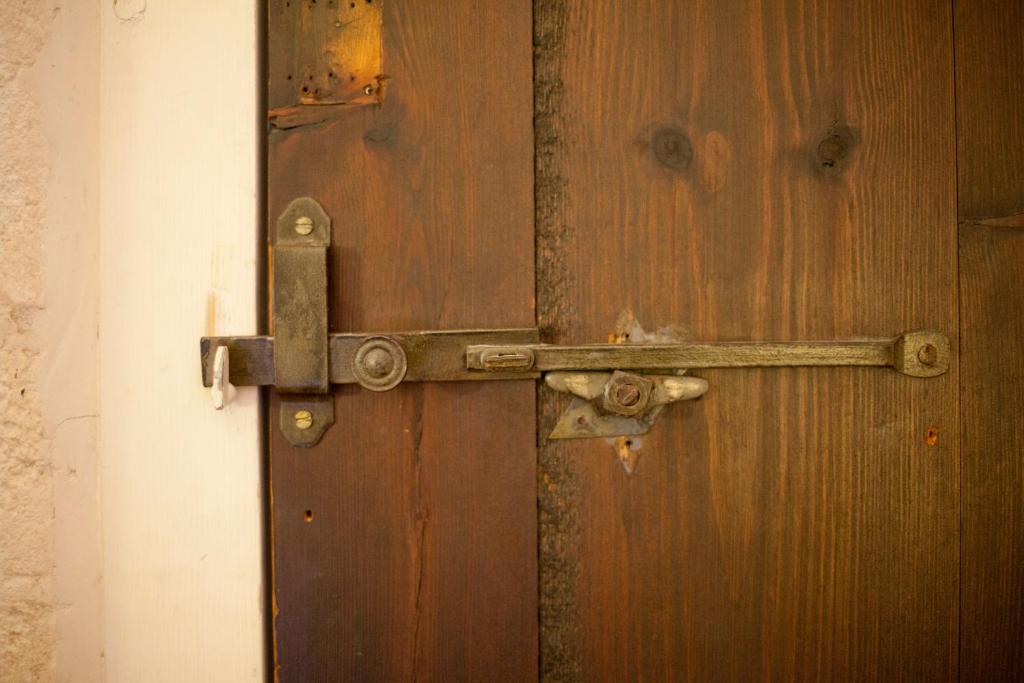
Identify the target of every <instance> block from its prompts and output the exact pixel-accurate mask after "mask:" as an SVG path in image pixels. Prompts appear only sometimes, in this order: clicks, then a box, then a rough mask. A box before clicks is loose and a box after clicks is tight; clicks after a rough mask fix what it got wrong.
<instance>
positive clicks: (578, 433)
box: [548, 397, 665, 439]
mask: <svg viewBox="0 0 1024 683" xmlns="http://www.w3.org/2000/svg"><path fill="white" fill-rule="evenodd" d="M664 407H665V406H663V405H662V406H656V407H655V408H653V409H651V410H650V411H648V412H647V413H645V414H643V415H633V416H625V415H612V414H607V413H601V412H600V411H599V410H598V409H597V407H596V406H595V405H594V404H593V403H591V402H590V401H588V400H586V399H583V398H579V397H574V398H573V399H572V403H570V404H569V407H568V408H566V409H565V412H564V413H562V416H561V417H560V418H559V419H558V422H557V423H556V424H555V428H554V429H553V430H551V434H550V435H548V438H549V439H593V438H595V437H604V438H608V437H613V436H641V435H643V434H646V433H647V432H649V431H650V429H651V427H652V426H653V425H654V422H655V421H656V420H657V418H658V415H659V414H660V413H661V411H662V409H663V408H664Z"/></svg>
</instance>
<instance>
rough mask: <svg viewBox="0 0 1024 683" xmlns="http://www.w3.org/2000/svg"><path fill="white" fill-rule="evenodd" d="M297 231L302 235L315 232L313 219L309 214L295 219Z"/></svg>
mask: <svg viewBox="0 0 1024 683" xmlns="http://www.w3.org/2000/svg"><path fill="white" fill-rule="evenodd" d="M295 232H297V233H299V234H300V235H308V234H309V233H311V232H313V219H312V218H310V217H309V216H300V217H299V218H296V219H295Z"/></svg>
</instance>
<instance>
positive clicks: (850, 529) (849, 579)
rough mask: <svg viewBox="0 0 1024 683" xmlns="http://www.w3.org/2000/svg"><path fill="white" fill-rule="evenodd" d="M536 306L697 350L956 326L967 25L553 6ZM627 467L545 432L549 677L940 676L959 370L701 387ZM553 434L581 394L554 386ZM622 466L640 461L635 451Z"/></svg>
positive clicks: (860, 11)
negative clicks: (680, 340)
mask: <svg viewBox="0 0 1024 683" xmlns="http://www.w3.org/2000/svg"><path fill="white" fill-rule="evenodd" d="M535 17H536V18H535V42H536V43H537V52H536V55H535V70H536V83H535V97H536V101H537V110H538V111H537V171H536V172H537V183H538V192H537V197H536V199H537V217H538V224H537V234H538V261H537V273H538V317H539V319H540V321H541V323H542V326H543V332H544V334H545V335H546V340H547V341H555V342H560V343H586V342H594V341H603V340H605V338H606V337H607V336H608V335H609V333H611V332H613V330H614V329H615V326H616V320H617V318H618V316H619V313H620V311H622V310H623V309H631V310H632V311H633V313H634V314H635V316H636V318H637V320H638V321H640V323H642V324H643V325H644V326H645V327H647V328H648V329H651V328H656V327H659V326H661V325H666V324H670V323H674V324H678V325H681V326H683V327H684V328H685V332H686V333H687V335H688V336H689V337H690V338H692V339H696V340H711V339H721V340H751V339H758V338H763V339H828V338H844V337H850V336H855V335H870V336H888V335H894V334H897V333H899V332H901V331H903V330H909V329H915V328H934V329H938V330H941V331H943V332H945V333H946V334H948V335H950V337H951V338H954V341H955V338H956V335H957V292H956V274H957V271H956V260H957V251H956V207H955V171H954V161H955V159H954V155H955V149H954V121H953V92H952V70H953V64H952V46H951V42H952V41H951V12H950V8H949V5H948V4H943V3H940V2H933V1H930V0H914V1H909V2H899V3H871V2H849V1H847V0H844V1H843V2H838V1H836V2H820V1H818V0H806V1H803V2H789V3H758V2H752V1H751V2H746V1H742V0H737V1H735V2H723V3H675V2H654V1H641V2H631V3H621V2H615V1H614V0H603V1H597V2H594V1H589V0H588V1H584V0H567V1H563V2H558V1H554V0H552V1H548V0H538V2H537V3H535ZM695 374H698V375H699V376H702V377H705V378H707V379H708V380H709V382H710V383H711V390H710V391H709V393H708V394H707V395H706V396H705V397H704V398H703V399H701V400H700V401H697V402H694V403H691V404H688V405H678V406H673V407H672V408H671V410H670V411H667V412H666V414H665V415H664V417H663V418H662V419H661V421H660V422H659V423H658V424H657V425H656V426H655V428H654V430H653V431H652V432H651V433H650V434H649V435H648V436H647V437H645V438H644V439H643V440H642V441H641V442H639V443H637V442H634V443H633V444H632V448H633V449H634V450H636V449H639V459H638V461H637V462H636V468H635V470H634V472H633V474H632V475H627V474H626V473H625V471H624V469H623V467H621V466H620V464H619V458H618V457H617V455H616V453H615V452H614V449H613V448H612V447H609V445H608V444H606V443H604V442H600V441H596V442H595V441H581V442H575V443H566V442H562V443H554V442H550V443H548V444H546V445H545V446H543V447H542V450H541V456H540V458H541V459H540V467H541V472H540V475H541V485H540V495H541V517H540V523H541V558H540V559H541V670H542V676H543V677H544V678H546V679H548V680H572V679H576V680H679V679H691V680H741V681H749V680H758V679H772V680H808V679H817V680H948V679H950V678H953V677H955V675H956V671H957V659H958V637H957V627H958V624H957V619H958V595H957V582H958V568H957V549H958V508H959V500H958V475H959V469H958V460H957V458H958V444H959V438H958V433H957V426H958V425H957V421H958V412H957V375H956V372H955V371H954V372H950V373H949V374H947V375H945V376H943V377H941V378H938V379H929V380H921V379H913V378H907V377H901V376H899V375H898V374H896V373H893V372H891V371H887V370H882V369H867V368H857V369H854V368H848V369H792V370H788V369H767V370H756V369H736V370H715V371H710V370H709V371H702V372H699V373H695ZM540 396H541V401H542V405H541V424H540V425H539V427H540V429H541V430H542V431H543V430H545V429H550V428H551V426H552V424H553V420H554V418H555V416H556V415H557V413H558V411H559V410H560V409H561V408H562V407H564V405H565V401H564V399H562V398H560V397H556V396H553V395H551V394H548V393H541V394H540ZM615 447H616V448H628V447H627V446H626V444H624V443H620V444H616V445H615Z"/></svg>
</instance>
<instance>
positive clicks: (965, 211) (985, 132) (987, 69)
mask: <svg viewBox="0 0 1024 683" xmlns="http://www.w3.org/2000/svg"><path fill="white" fill-rule="evenodd" d="M954 7H955V11H956V15H955V19H954V23H955V29H956V30H955V37H956V116H957V131H956V133H957V169H958V177H959V184H958V186H957V192H958V203H959V207H958V208H959V211H960V218H961V220H982V219H992V218H996V219H1002V220H1005V219H1006V218H1008V217H1013V216H1017V217H1018V221H1019V224H1021V222H1024V216H1021V214H1024V191H1022V190H1021V179H1022V178H1024V154H1022V151H1024V79H1022V78H1021V68H1022V67H1024V39H1022V38H1021V32H1022V31H1024V4H1022V3H1020V2H1014V1H1012V0H1011V1H1009V2H1007V1H1006V0H971V1H969V2H967V1H965V0H955V2H954Z"/></svg>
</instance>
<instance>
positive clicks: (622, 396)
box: [615, 384, 640, 408]
mask: <svg viewBox="0 0 1024 683" xmlns="http://www.w3.org/2000/svg"><path fill="white" fill-rule="evenodd" d="M615 400H616V401H618V403H619V405H621V406H625V407H627V408H629V407H631V406H635V405H636V404H637V401H639V400H640V388H639V387H637V386H636V385H635V384H620V385H619V386H617V387H615Z"/></svg>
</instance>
